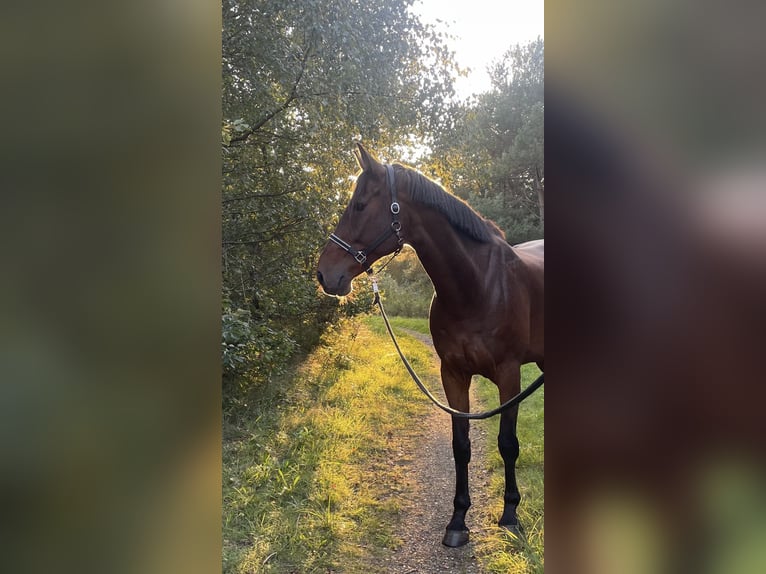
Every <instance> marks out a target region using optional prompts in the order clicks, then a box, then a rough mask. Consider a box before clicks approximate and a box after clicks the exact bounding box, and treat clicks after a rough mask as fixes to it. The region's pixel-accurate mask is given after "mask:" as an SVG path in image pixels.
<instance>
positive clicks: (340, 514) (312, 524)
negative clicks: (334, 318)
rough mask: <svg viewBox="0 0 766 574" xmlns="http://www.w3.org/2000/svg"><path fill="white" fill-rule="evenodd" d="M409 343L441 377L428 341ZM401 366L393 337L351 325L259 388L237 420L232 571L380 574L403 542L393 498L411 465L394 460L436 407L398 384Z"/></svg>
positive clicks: (228, 504)
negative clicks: (410, 428) (409, 429)
mask: <svg viewBox="0 0 766 574" xmlns="http://www.w3.org/2000/svg"><path fill="white" fill-rule="evenodd" d="M402 345H403V348H404V349H405V352H406V353H407V354H408V356H409V357H410V360H411V361H413V363H415V364H417V368H418V369H420V370H423V371H427V370H429V369H433V365H432V364H431V356H430V353H429V351H428V350H427V349H426V348H424V347H423V346H422V345H421V344H419V343H417V342H415V341H412V340H406V339H405V340H403V341H402ZM400 368H401V367H400V365H399V364H398V357H397V356H396V355H395V354H394V352H393V349H391V347H390V343H388V342H387V341H386V340H384V339H382V335H381V334H377V333H375V332H373V331H372V330H371V329H370V328H369V327H368V326H367V325H365V323H364V322H363V321H361V320H352V321H348V322H346V323H344V324H343V325H341V326H340V327H339V328H337V329H336V330H334V331H332V332H329V333H327V334H326V335H325V337H324V339H323V341H322V344H321V345H320V346H319V347H318V348H317V349H316V351H315V352H314V353H313V354H311V355H310V356H309V357H307V358H306V360H305V361H304V362H303V363H302V364H300V365H299V366H298V367H296V369H295V370H294V371H293V372H292V373H290V374H288V375H285V376H284V377H282V378H281V379H280V380H275V381H273V382H272V383H271V384H269V385H267V386H266V387H262V388H259V389H256V390H255V391H254V392H253V393H252V396H251V398H250V401H249V404H248V409H247V412H245V413H241V412H240V413H239V414H236V413H226V415H225V417H224V444H223V482H224V486H223V507H224V511H223V512H224V515H223V571H224V573H228V574H233V573H244V572H247V573H251V572H278V573H288V572H301V573H311V572H323V573H324V572H328V571H342V572H344V573H349V574H353V573H357V572H358V573H362V572H364V573H366V574H369V573H374V572H379V571H380V566H378V559H377V556H378V554H380V552H381V551H382V550H383V549H387V548H395V547H397V546H398V545H399V544H400V543H401V541H400V540H399V539H398V538H397V537H396V535H395V534H394V528H395V526H396V516H397V513H398V510H399V508H398V504H397V502H396V501H397V500H398V497H397V496H392V493H394V492H400V491H401V490H402V489H404V486H403V485H404V480H403V479H404V476H403V475H402V473H404V472H405V467H403V466H400V465H396V464H393V465H392V464H390V460H391V458H392V457H391V453H392V452H396V451H397V450H400V449H404V448H407V445H406V444H405V443H406V441H407V435H406V433H402V432H401V429H402V428H405V427H406V426H407V424H408V423H411V421H412V420H413V419H412V418H411V417H412V416H413V415H417V414H422V413H423V411H424V410H425V409H426V408H427V407H426V406H425V405H424V403H423V402H422V401H420V400H417V399H418V398H419V397H418V396H417V394H416V393H418V391H417V389H416V388H415V387H414V386H411V385H403V384H402V383H401V377H398V376H392V375H393V374H394V373H398V370H399V369H400ZM399 374H400V373H399ZM397 380H398V381H399V382H398V383H397V382H396V381H397ZM341 566H342V568H341Z"/></svg>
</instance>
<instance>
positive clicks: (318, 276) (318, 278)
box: [317, 271, 324, 287]
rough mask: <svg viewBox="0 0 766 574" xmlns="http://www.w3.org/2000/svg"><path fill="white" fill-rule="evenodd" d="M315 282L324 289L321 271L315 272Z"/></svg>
mask: <svg viewBox="0 0 766 574" xmlns="http://www.w3.org/2000/svg"><path fill="white" fill-rule="evenodd" d="M317 281H319V284H320V285H321V286H322V287H324V278H323V277H322V272H321V271H317Z"/></svg>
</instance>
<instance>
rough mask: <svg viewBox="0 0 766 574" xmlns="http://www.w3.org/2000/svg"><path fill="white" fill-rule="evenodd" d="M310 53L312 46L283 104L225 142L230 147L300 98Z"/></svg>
mask: <svg viewBox="0 0 766 574" xmlns="http://www.w3.org/2000/svg"><path fill="white" fill-rule="evenodd" d="M310 55H311V48H306V51H305V52H304V53H303V57H302V58H301V68H300V70H299V71H298V77H297V78H296V79H295V82H293V87H292V89H291V90H290V95H288V96H287V99H286V100H285V101H284V102H282V104H281V105H279V106H278V107H277V108H275V109H273V110H271V111H270V112H269V113H267V114H266V115H265V116H264V117H263V118H261V119H260V120H258V121H257V122H256V123H255V125H254V126H251V127H250V128H249V129H247V130H245V131H244V132H242V133H241V134H239V135H237V136H234V137H233V138H231V139H230V140H229V143H228V144H225V145H226V147H229V146H231V145H232V144H235V143H239V142H244V141H246V140H247V139H248V138H249V137H250V136H251V135H253V134H254V133H255V132H257V131H258V130H259V129H261V128H262V127H263V126H264V125H266V124H267V123H269V122H270V121H271V120H272V119H274V117H276V116H277V115H279V114H281V113H282V112H284V111H285V110H286V109H287V108H288V107H290V104H292V103H293V102H294V101H295V100H296V99H297V98H298V85H299V84H300V83H301V80H302V79H303V75H304V74H305V72H306V63H307V62H308V59H309V56H310Z"/></svg>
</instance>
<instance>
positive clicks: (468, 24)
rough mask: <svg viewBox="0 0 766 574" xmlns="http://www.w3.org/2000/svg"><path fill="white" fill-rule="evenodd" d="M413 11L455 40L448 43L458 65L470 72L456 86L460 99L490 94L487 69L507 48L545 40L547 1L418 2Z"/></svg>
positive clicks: (445, 0)
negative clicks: (545, 2) (478, 94)
mask: <svg viewBox="0 0 766 574" xmlns="http://www.w3.org/2000/svg"><path fill="white" fill-rule="evenodd" d="M412 10H413V11H414V12H415V13H416V14H418V15H420V17H421V19H422V20H423V21H424V22H427V23H429V24H434V25H436V26H437V27H438V29H440V30H441V31H444V32H448V33H449V34H451V35H452V36H455V38H454V39H451V40H448V41H447V43H448V45H449V47H450V48H451V49H452V50H454V52H455V59H456V60H457V62H458V64H459V65H460V66H461V67H463V68H471V72H470V74H469V76H468V77H467V78H458V80H457V82H456V84H455V89H456V90H457V93H458V96H459V97H460V98H466V97H468V96H469V95H472V94H477V93H481V92H485V91H487V90H489V88H490V81H489V75H488V74H487V72H486V68H487V66H489V65H490V64H491V63H492V62H493V61H496V60H499V59H500V57H501V56H502V55H503V53H504V52H505V51H506V50H508V48H510V47H511V46H513V45H514V44H525V43H527V42H531V41H532V40H535V39H536V38H537V37H538V36H539V37H541V38H544V25H543V22H544V12H545V4H544V0H505V1H502V0H415V3H414V5H413V7H412ZM437 20H441V23H439V22H437Z"/></svg>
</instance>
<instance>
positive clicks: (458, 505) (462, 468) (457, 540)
mask: <svg viewBox="0 0 766 574" xmlns="http://www.w3.org/2000/svg"><path fill="white" fill-rule="evenodd" d="M468 430H469V426H468V420H467V419H456V418H453V419H452V452H453V455H454V457H455V499H454V501H453V504H454V512H453V513H452V519H451V520H450V522H449V524H448V525H447V533H446V534H445V536H444V540H443V542H444V544H446V545H447V546H461V545H462V544H465V543H466V542H468V527H467V526H466V525H465V515H466V513H467V512H468V509H469V508H470V506H471V498H470V496H469V494H468V463H469V462H470V461H471V441H470V439H469V438H468Z"/></svg>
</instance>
